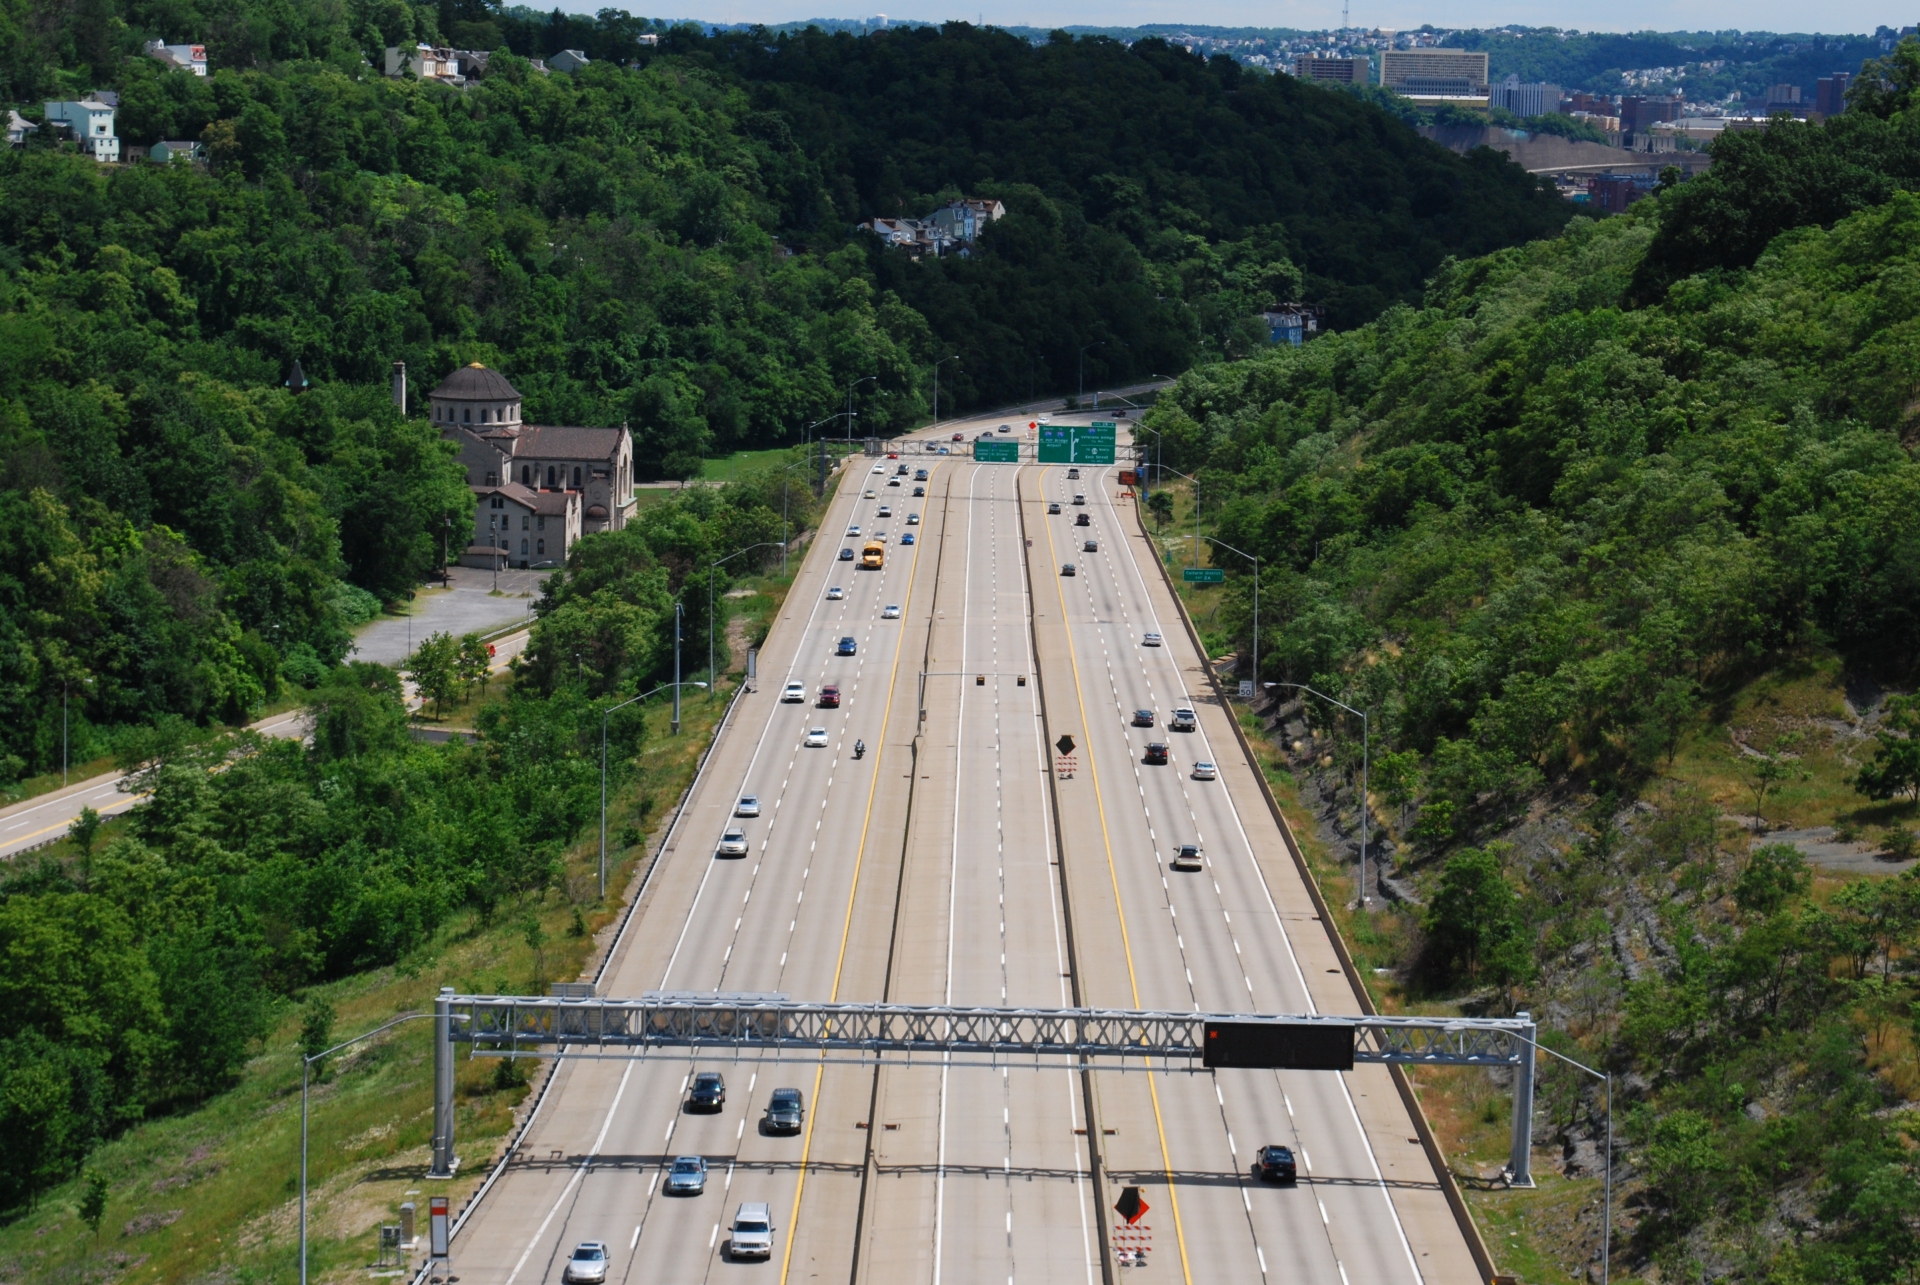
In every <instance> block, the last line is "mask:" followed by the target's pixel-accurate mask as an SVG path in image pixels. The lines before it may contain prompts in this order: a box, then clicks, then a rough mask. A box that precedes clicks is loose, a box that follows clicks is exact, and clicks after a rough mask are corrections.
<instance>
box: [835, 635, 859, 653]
mask: <svg viewBox="0 0 1920 1285" xmlns="http://www.w3.org/2000/svg"><path fill="white" fill-rule="evenodd" d="M859 649H860V644H858V643H856V642H855V641H854V640H853V636H852V635H851V634H849V635H848V636H847V637H845V638H842V639H841V640H840V646H839V649H838V650H839V652H840V654H841V655H842V656H851V655H853V654H854V653H855V652H857V651H858V650H859Z"/></svg>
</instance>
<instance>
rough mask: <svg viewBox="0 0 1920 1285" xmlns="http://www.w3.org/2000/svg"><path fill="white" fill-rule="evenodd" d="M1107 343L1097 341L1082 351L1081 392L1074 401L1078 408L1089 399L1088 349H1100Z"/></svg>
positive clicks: (1102, 340) (1101, 340) (1100, 340)
mask: <svg viewBox="0 0 1920 1285" xmlns="http://www.w3.org/2000/svg"><path fill="white" fill-rule="evenodd" d="M1106 342H1107V341H1106V340H1104V339H1096V340H1094V341H1093V342H1092V343H1090V344H1088V345H1086V347H1085V348H1082V349H1081V350H1080V391H1079V393H1078V394H1077V395H1076V396H1075V397H1074V399H1073V401H1074V405H1076V406H1077V405H1079V404H1080V403H1081V402H1083V401H1085V400H1086V397H1087V349H1088V348H1098V347H1099V346H1100V345H1102V344H1104V343H1106Z"/></svg>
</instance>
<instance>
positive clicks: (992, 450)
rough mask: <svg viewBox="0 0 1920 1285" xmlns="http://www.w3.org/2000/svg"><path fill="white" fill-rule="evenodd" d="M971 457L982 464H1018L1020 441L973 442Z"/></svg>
mask: <svg viewBox="0 0 1920 1285" xmlns="http://www.w3.org/2000/svg"><path fill="white" fill-rule="evenodd" d="M973 458H974V459H975V460H976V461H977V462H979V463H982V464H1018V463H1019V462H1020V443H1018V442H975V443H974V444H973Z"/></svg>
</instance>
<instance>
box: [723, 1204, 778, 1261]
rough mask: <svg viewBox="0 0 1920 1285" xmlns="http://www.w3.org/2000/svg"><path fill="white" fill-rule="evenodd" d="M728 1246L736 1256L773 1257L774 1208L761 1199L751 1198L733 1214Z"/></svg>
mask: <svg viewBox="0 0 1920 1285" xmlns="http://www.w3.org/2000/svg"><path fill="white" fill-rule="evenodd" d="M727 1248H728V1250H730V1251H731V1252H732V1254H733V1256H734V1257H735V1258H772V1257H773V1210H772V1208H771V1207H770V1206H769V1205H768V1204H767V1203H766V1202H765V1201H761V1200H749V1201H747V1202H745V1203H744V1204H742V1205H741V1206H740V1208H739V1210H738V1212H736V1213H735V1214H734V1215H733V1229H732V1231H730V1232H729V1233H728V1234H727Z"/></svg>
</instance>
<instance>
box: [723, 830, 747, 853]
mask: <svg viewBox="0 0 1920 1285" xmlns="http://www.w3.org/2000/svg"><path fill="white" fill-rule="evenodd" d="M716 855H718V856H722V857H744V856H746V855H747V832H746V831H745V830H728V831H726V832H725V833H723V834H722V835H721V836H720V847H719V848H718V849H717V852H716Z"/></svg>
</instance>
